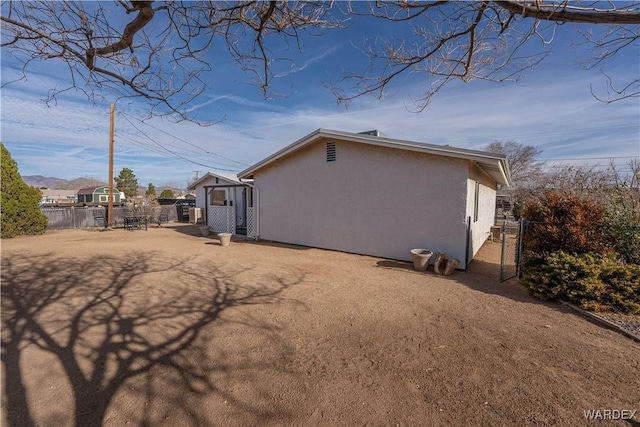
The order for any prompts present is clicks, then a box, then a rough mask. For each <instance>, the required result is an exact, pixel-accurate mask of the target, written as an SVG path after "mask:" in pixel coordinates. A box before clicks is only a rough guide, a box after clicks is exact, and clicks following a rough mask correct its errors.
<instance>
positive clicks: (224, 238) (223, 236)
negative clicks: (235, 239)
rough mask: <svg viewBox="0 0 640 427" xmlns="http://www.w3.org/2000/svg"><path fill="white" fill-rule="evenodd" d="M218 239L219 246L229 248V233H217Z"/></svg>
mask: <svg viewBox="0 0 640 427" xmlns="http://www.w3.org/2000/svg"><path fill="white" fill-rule="evenodd" d="M218 239H220V246H229V243H230V242H231V233H218Z"/></svg>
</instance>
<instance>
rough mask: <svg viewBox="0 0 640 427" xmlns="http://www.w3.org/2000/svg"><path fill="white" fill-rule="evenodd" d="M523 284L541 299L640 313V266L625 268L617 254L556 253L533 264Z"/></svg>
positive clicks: (529, 265) (591, 307) (627, 266)
mask: <svg viewBox="0 0 640 427" xmlns="http://www.w3.org/2000/svg"><path fill="white" fill-rule="evenodd" d="M522 283H523V285H524V286H525V287H526V288H527V289H528V291H529V292H530V293H531V294H532V295H534V296H536V297H538V298H541V299H546V300H554V299H561V300H564V301H569V302H572V303H575V304H578V305H579V306H581V307H583V308H585V309H588V310H594V311H600V310H616V311H620V312H623V313H640V265H635V264H626V265H625V264H621V263H619V262H618V261H617V260H616V254H609V255H605V256H600V255H597V254H593V253H585V254H569V253H566V252H564V251H556V252H553V253H551V254H549V256H547V257H546V258H544V259H540V258H538V259H536V260H534V261H533V262H530V263H529V264H528V265H527V268H526V269H524V270H523V280H522Z"/></svg>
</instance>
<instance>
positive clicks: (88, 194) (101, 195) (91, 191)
mask: <svg viewBox="0 0 640 427" xmlns="http://www.w3.org/2000/svg"><path fill="white" fill-rule="evenodd" d="M108 202H109V187H108V186H99V187H89V188H81V189H80V190H78V203H108ZM113 202H114V203H122V202H124V193H122V192H119V191H117V190H116V189H114V191H113Z"/></svg>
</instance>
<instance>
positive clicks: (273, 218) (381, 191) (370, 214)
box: [254, 140, 469, 268]
mask: <svg viewBox="0 0 640 427" xmlns="http://www.w3.org/2000/svg"><path fill="white" fill-rule="evenodd" d="M325 142H326V141H324V140H323V141H318V142H316V143H314V144H312V145H311V146H308V147H305V148H303V149H301V150H299V151H297V152H295V153H294V154H292V155H289V156H286V157H284V158H281V159H279V160H276V161H275V162H274V163H272V164H271V165H269V166H267V167H265V168H263V169H261V170H258V171H257V172H256V173H255V174H254V184H256V185H257V186H258V187H259V188H260V192H259V199H260V200H259V203H260V207H259V209H260V237H261V238H262V239H267V240H274V241H280V242H287V243H294V244H300V245H306V246H314V247H320V248H327V249H335V250H342V251H346V252H354V253H359V254H366V255H374V256H379V257H386V258H392V259H401V260H410V259H411V257H410V254H409V251H410V250H411V249H412V248H425V249H429V250H432V251H434V252H436V251H437V252H446V253H448V254H449V255H450V256H453V257H455V258H458V259H460V261H461V266H460V267H462V268H464V267H465V266H464V260H465V251H466V215H465V214H466V212H467V211H466V209H467V205H466V195H467V186H468V184H467V180H468V177H469V164H468V162H467V161H463V160H457V159H449V158H445V157H441V156H433V155H428V154H422V153H415V152H408V151H405V150H398V149H392V148H384V147H376V146H369V145H364V144H357V143H352V142H347V141H339V140H336V141H335V142H336V157H337V160H336V161H335V162H327V161H326V145H325Z"/></svg>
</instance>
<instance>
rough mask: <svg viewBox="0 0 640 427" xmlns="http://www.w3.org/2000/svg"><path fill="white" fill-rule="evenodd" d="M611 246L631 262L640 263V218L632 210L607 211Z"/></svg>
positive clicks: (625, 259)
mask: <svg viewBox="0 0 640 427" xmlns="http://www.w3.org/2000/svg"><path fill="white" fill-rule="evenodd" d="M605 220H606V223H607V232H608V234H609V239H610V244H611V246H612V247H613V248H614V249H615V250H616V252H618V253H619V254H620V256H621V257H622V259H623V260H624V261H625V262H627V263H630V264H640V220H639V219H638V215H637V214H634V212H633V211H631V210H615V211H610V212H607V214H606V217H605Z"/></svg>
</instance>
